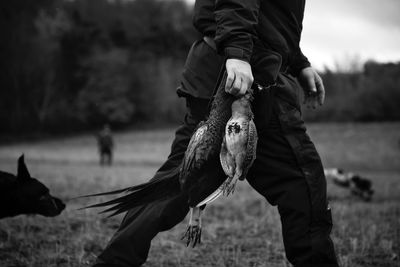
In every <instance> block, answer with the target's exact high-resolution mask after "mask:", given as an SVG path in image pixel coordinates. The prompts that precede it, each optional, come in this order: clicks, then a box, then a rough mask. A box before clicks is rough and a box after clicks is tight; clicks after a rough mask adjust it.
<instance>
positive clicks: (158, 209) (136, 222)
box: [96, 98, 208, 267]
mask: <svg viewBox="0 0 400 267" xmlns="http://www.w3.org/2000/svg"><path fill="white" fill-rule="evenodd" d="M207 104H208V101H207V100H202V99H195V98H188V99H187V114H186V116H185V121H184V124H183V125H182V126H181V127H179V128H178V129H177V131H176V133H175V139H174V141H173V143H172V146H171V153H170V155H169V156H168V159H167V161H166V162H165V163H164V164H163V165H162V166H161V167H160V169H159V170H158V171H157V172H156V174H155V175H154V177H153V178H152V179H162V178H163V177H164V176H166V175H169V174H171V172H173V171H174V170H175V169H176V167H178V166H179V165H180V163H181V161H182V159H183V156H184V153H185V151H186V147H187V145H188V143H189V140H190V137H191V135H192V134H193V131H194V129H195V128H196V125H197V124H198V122H199V121H201V120H203V119H204V118H205V116H206V112H207ZM188 209H189V207H188V204H187V199H186V198H185V197H184V196H182V195H179V196H177V197H174V198H172V199H168V200H165V201H159V202H155V203H150V204H147V205H144V206H141V207H138V208H134V209H132V210H130V211H128V212H127V214H126V215H125V217H124V219H123V221H122V223H121V225H120V227H119V229H118V230H117V232H116V233H115V234H114V236H113V238H112V239H111V240H110V241H109V243H108V245H107V247H106V248H105V249H104V251H103V252H102V253H101V254H100V255H99V256H98V261H97V265H96V266H99V267H100V266H118V267H122V266H123V267H128V266H129V267H133V266H140V265H142V264H143V263H144V262H145V261H146V259H147V256H148V252H149V249H150V245H151V240H152V239H153V238H154V237H155V236H156V235H157V234H158V233H159V232H161V231H166V230H168V229H171V228H172V227H174V226H175V225H176V224H178V223H179V222H181V221H182V220H183V219H184V218H185V216H186V214H187V212H188Z"/></svg>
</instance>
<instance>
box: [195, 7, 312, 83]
mask: <svg viewBox="0 0 400 267" xmlns="http://www.w3.org/2000/svg"><path fill="white" fill-rule="evenodd" d="M304 6H305V0H196V3H195V7H194V16H193V24H194V26H195V28H196V29H197V30H198V31H199V32H200V33H201V34H203V35H205V36H209V37H214V40H215V42H216V44H217V49H218V52H219V53H220V54H222V53H223V54H224V55H225V56H227V57H228V58H238V59H242V60H245V61H247V62H250V61H251V58H252V56H254V54H259V50H260V49H265V48H267V49H271V50H272V51H275V52H277V53H278V54H279V55H280V56H281V57H282V65H283V66H284V68H285V70H287V71H288V72H289V73H291V74H293V75H294V76H297V75H298V73H299V71H300V70H301V69H303V68H305V67H308V66H310V63H309V62H308V60H307V58H306V57H305V56H304V55H303V53H302V52H301V49H300V47H299V42H300V37H301V31H302V21H303V14H304ZM252 65H253V64H252Z"/></svg>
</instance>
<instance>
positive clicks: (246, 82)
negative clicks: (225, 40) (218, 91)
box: [225, 58, 254, 96]
mask: <svg viewBox="0 0 400 267" xmlns="http://www.w3.org/2000/svg"><path fill="white" fill-rule="evenodd" d="M225 65H226V72H227V74H228V77H227V79H226V84H225V92H227V93H230V94H232V95H235V96H241V95H244V94H245V93H246V92H247V90H248V89H250V88H251V85H252V84H253V80H254V78H253V73H252V72H251V66H250V64H249V63H248V62H246V61H243V60H240V59H234V58H230V59H228V60H227V61H226V64H225Z"/></svg>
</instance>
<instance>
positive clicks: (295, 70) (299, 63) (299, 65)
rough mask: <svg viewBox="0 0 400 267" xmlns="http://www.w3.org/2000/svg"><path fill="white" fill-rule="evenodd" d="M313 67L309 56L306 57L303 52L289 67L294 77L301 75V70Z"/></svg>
mask: <svg viewBox="0 0 400 267" xmlns="http://www.w3.org/2000/svg"><path fill="white" fill-rule="evenodd" d="M308 67H311V63H310V62H309V61H308V59H307V57H305V56H304V55H303V54H302V53H301V54H300V55H299V56H298V57H297V58H296V59H295V61H294V62H293V64H292V65H291V66H290V68H289V73H290V74H291V75H293V76H294V77H297V76H299V74H300V72H301V71H302V70H303V69H305V68H308Z"/></svg>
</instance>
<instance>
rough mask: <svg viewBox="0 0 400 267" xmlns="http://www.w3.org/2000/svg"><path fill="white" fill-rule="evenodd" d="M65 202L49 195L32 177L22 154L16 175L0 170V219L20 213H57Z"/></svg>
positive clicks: (51, 215) (47, 215) (44, 214)
mask: <svg viewBox="0 0 400 267" xmlns="http://www.w3.org/2000/svg"><path fill="white" fill-rule="evenodd" d="M64 208H65V204H64V203H63V202H62V201H61V200H60V199H58V198H55V197H53V196H51V195H50V193H49V189H48V188H47V187H46V186H45V185H43V184H42V183H41V182H39V181H38V180H36V179H35V178H32V177H31V176H30V174H29V172H28V169H27V167H26V165H25V162H24V156H23V155H22V156H21V157H20V158H19V159H18V174H17V176H15V175H13V174H11V173H7V172H2V171H0V219H2V218H5V217H12V216H17V215H20V214H40V215H43V216H46V217H54V216H57V215H59V214H60V213H61V212H62V211H63V209H64Z"/></svg>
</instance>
